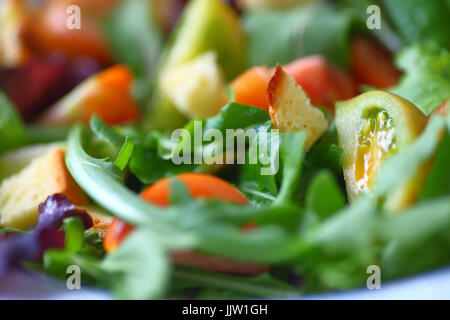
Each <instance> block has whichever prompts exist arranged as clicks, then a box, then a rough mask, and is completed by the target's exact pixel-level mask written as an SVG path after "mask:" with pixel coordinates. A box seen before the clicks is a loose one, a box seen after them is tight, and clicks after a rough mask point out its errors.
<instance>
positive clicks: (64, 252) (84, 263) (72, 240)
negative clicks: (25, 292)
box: [43, 217, 106, 284]
mask: <svg viewBox="0 0 450 320" xmlns="http://www.w3.org/2000/svg"><path fill="white" fill-rule="evenodd" d="M63 229H64V230H65V248H64V249H50V250H47V251H45V253H44V256H43V269H44V270H45V271H46V272H47V273H49V274H51V275H53V276H55V277H59V278H62V279H65V278H66V277H67V268H68V267H69V266H70V265H77V266H78V267H80V270H81V272H82V275H83V277H82V278H81V280H82V282H83V283H87V284H103V283H104V281H105V276H106V275H105V274H104V272H103V271H102V270H101V268H100V265H99V263H100V259H99V258H100V257H99V256H98V255H97V249H96V248H91V246H90V245H89V244H87V243H86V242H85V237H84V225H83V222H82V220H81V219H80V218H79V217H71V218H66V219H64V220H63Z"/></svg>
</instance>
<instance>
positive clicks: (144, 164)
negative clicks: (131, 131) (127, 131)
mask: <svg viewBox="0 0 450 320" xmlns="http://www.w3.org/2000/svg"><path fill="white" fill-rule="evenodd" d="M165 143H166V140H165V137H163V136H162V135H161V134H159V133H158V132H154V131H153V132H150V133H149V134H148V136H147V137H145V138H144V139H143V141H141V142H140V143H138V144H137V145H136V147H135V148H134V152H133V155H132V157H131V160H130V170H131V172H132V173H133V174H134V175H136V177H137V178H138V179H139V180H140V181H141V182H142V183H145V184H152V183H154V182H156V181H158V180H160V179H162V178H165V177H170V176H173V175H176V174H178V173H182V172H189V171H194V170H195V169H196V166H195V165H189V164H180V165H176V164H175V163H174V162H173V161H172V158H171V156H172V155H171V154H172V148H173V147H172V146H169V147H168V148H166V147H164V146H163V144H165ZM163 149H168V151H166V150H163ZM166 153H168V154H169V156H167V155H166Z"/></svg>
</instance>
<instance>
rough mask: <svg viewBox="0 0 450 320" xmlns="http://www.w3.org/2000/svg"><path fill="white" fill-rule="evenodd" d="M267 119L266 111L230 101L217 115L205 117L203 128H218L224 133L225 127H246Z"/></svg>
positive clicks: (268, 119)
mask: <svg viewBox="0 0 450 320" xmlns="http://www.w3.org/2000/svg"><path fill="white" fill-rule="evenodd" d="M267 121H270V117H269V113H268V112H267V111H265V110H263V109H261V108H256V107H252V106H246V105H243V104H239V103H236V102H231V103H229V104H227V105H226V106H225V107H223V108H222V109H221V111H220V113H219V114H218V115H216V116H214V117H211V118H208V119H206V120H205V124H204V126H203V130H204V131H205V130H208V129H218V130H220V131H221V132H222V133H224V134H225V133H226V129H246V128H250V127H254V126H256V125H261V124H264V123H266V122H267Z"/></svg>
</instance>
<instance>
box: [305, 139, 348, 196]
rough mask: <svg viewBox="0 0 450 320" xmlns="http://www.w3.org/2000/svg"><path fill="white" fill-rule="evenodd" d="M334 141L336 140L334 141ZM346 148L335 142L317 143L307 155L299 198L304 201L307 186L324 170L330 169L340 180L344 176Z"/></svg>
mask: <svg viewBox="0 0 450 320" xmlns="http://www.w3.org/2000/svg"><path fill="white" fill-rule="evenodd" d="M333 143H334V141H333ZM343 159H344V150H343V149H342V148H340V147H338V146H337V145H335V144H322V143H319V144H316V145H314V146H313V147H312V148H311V149H310V150H309V152H308V153H307V154H306V155H305V160H304V161H303V169H302V176H301V179H300V183H299V185H298V192H297V200H298V201H299V202H300V203H304V201H305V196H306V192H307V188H308V186H309V185H310V183H311V181H312V179H313V178H314V177H315V176H316V175H317V174H318V173H319V172H321V171H322V170H328V171H329V172H331V173H333V175H334V176H335V177H336V179H338V180H339V181H342V180H343V177H342V161H343Z"/></svg>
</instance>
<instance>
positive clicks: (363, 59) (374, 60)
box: [351, 37, 401, 88]
mask: <svg viewBox="0 0 450 320" xmlns="http://www.w3.org/2000/svg"><path fill="white" fill-rule="evenodd" d="M351 60H352V67H353V72H354V74H355V76H356V78H357V79H358V80H359V81H360V82H362V83H364V84H368V85H371V86H374V87H377V88H388V87H392V86H394V85H396V84H397V82H398V80H399V78H400V76H401V72H400V71H399V70H398V69H397V68H396V67H395V65H394V60H393V57H392V54H391V53H390V52H389V51H388V50H387V49H385V48H383V47H382V46H381V45H380V44H378V43H377V42H376V41H374V40H372V39H369V38H364V37H357V38H355V39H354V40H353V41H352V44H351Z"/></svg>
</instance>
